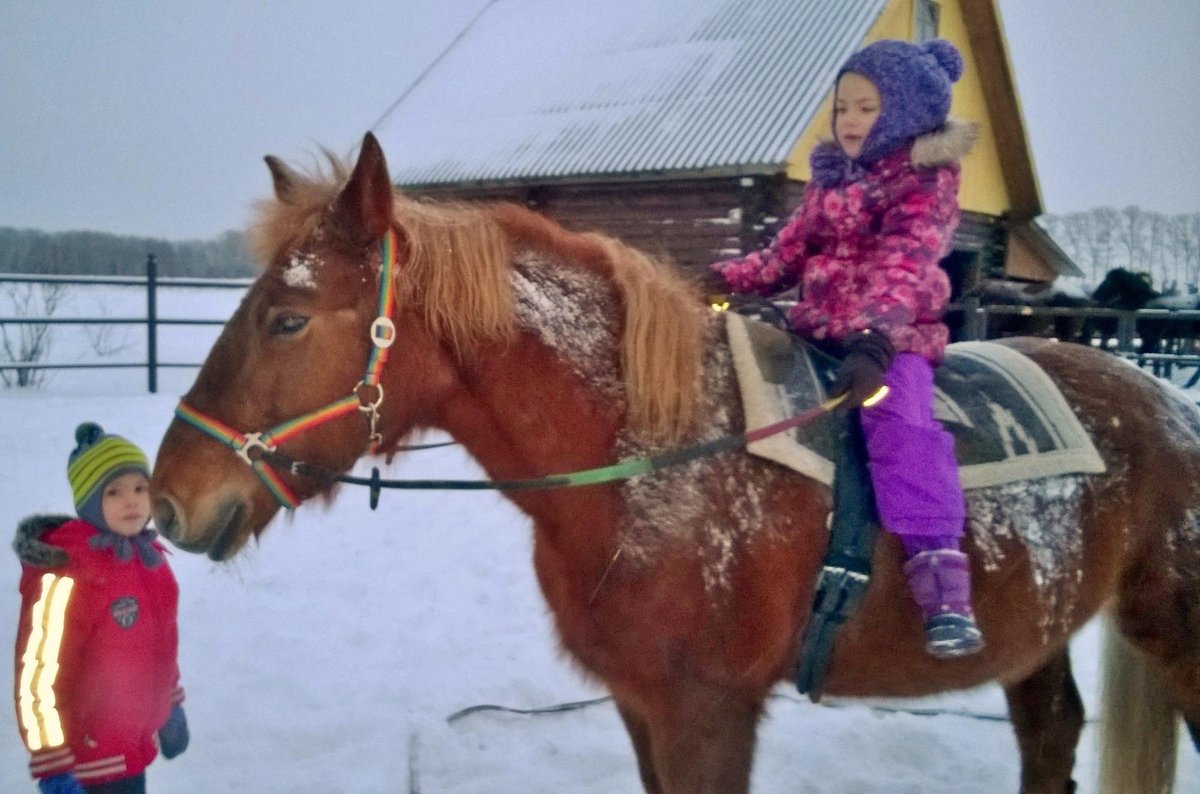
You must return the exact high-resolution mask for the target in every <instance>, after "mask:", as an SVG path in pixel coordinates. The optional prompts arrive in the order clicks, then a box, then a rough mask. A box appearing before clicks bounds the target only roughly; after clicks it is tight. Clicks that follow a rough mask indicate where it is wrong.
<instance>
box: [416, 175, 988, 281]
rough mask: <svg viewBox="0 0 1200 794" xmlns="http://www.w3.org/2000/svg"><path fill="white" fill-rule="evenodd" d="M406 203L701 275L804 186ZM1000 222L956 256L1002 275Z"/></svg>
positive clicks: (983, 220) (445, 192)
mask: <svg viewBox="0 0 1200 794" xmlns="http://www.w3.org/2000/svg"><path fill="white" fill-rule="evenodd" d="M406 192H408V193H409V194H410V195H413V196H420V197H428V198H434V199H455V200H467V201H496V200H503V201H513V202H516V203H520V204H524V205H526V206H528V207H530V208H532V209H535V210H537V211H538V212H542V213H545V214H546V215H548V216H550V217H552V218H554V219H555V220H557V221H558V222H559V223H562V224H563V225H564V226H566V227H567V228H569V229H574V230H578V231H598V232H604V233H606V234H611V235H613V236H614V237H617V238H619V239H621V240H623V241H624V242H626V243H628V244H630V245H632V246H634V247H636V248H639V249H641V250H643V251H646V252H647V253H649V254H651V255H653V256H656V257H662V258H665V259H668V260H670V261H672V262H674V263H675V264H676V265H678V266H679V267H680V268H682V269H683V270H684V271H685V272H688V273H694V274H696V275H699V274H700V272H701V271H702V270H703V269H704V268H705V267H706V266H707V265H708V264H709V263H711V262H716V261H718V260H720V259H729V258H732V257H735V256H740V255H742V254H743V253H745V252H747V251H751V250H754V249H756V248H759V247H762V246H764V245H766V244H767V243H768V242H770V240H771V238H772V237H773V236H774V235H775V233H776V232H777V231H778V230H779V228H780V227H782V226H783V224H784V223H786V222H787V220H788V218H789V217H790V215H791V213H792V211H793V210H794V209H795V208H796V207H797V206H798V205H799V203H800V201H801V199H802V197H803V193H804V185H803V184H802V183H799V182H794V181H790V180H788V179H786V178H785V177H784V176H783V175H782V174H780V175H775V176H744V177H738V176H725V177H711V178H696V179H670V180H668V179H664V180H637V181H626V182H617V181H611V182H592V183H578V184H543V185H511V186H461V185H449V186H440V185H439V186H432V187H430V186H425V187H415V188H411V189H406ZM1003 245H1004V232H1003V227H1002V225H1001V224H1000V222H999V219H997V218H992V217H990V216H986V215H978V214H975V213H964V214H963V220H962V223H961V224H960V226H959V230H958V234H957V235H956V238H955V248H956V250H958V251H963V252H979V254H980V255H979V256H978V257H976V259H977V261H978V265H977V266H978V267H982V268H985V269H988V270H990V269H992V268H993V267H994V265H995V264H998V265H999V267H1000V268H1001V270H1003V263H1004V249H1003Z"/></svg>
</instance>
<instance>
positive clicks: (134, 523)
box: [100, 471, 150, 538]
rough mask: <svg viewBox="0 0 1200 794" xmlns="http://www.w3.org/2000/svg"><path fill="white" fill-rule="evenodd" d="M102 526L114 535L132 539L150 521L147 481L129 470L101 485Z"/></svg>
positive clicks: (148, 482)
mask: <svg viewBox="0 0 1200 794" xmlns="http://www.w3.org/2000/svg"><path fill="white" fill-rule="evenodd" d="M100 514H101V515H103V516H104V523H106V524H108V528H109V529H111V530H112V531H113V532H116V533H117V534H118V535H124V536H125V537H127V538H129V537H133V536H134V535H136V534H137V533H139V532H141V531H142V529H144V528H145V526H146V524H147V523H148V522H149V521H150V481H149V480H147V479H146V476H145V475H144V474H139V473H138V472H135V471H132V472H129V473H128V474H122V475H121V476H120V477H116V478H114V479H113V480H112V481H111V482H110V483H108V485H105V486H104V495H103V496H102V497H101V499H100Z"/></svg>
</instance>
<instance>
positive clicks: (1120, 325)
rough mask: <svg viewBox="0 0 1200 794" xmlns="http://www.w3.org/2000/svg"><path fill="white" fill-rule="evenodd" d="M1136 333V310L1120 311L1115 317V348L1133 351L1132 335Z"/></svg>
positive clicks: (1123, 351) (1128, 351)
mask: <svg viewBox="0 0 1200 794" xmlns="http://www.w3.org/2000/svg"><path fill="white" fill-rule="evenodd" d="M1136 333H1137V312H1136V311H1122V312H1121V316H1120V317H1118V318H1117V350H1119V351H1121V352H1122V353H1132V352H1133V337H1134V335H1135V334H1136Z"/></svg>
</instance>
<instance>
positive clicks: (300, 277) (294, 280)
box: [283, 251, 321, 289]
mask: <svg viewBox="0 0 1200 794" xmlns="http://www.w3.org/2000/svg"><path fill="white" fill-rule="evenodd" d="M320 267H321V260H320V259H318V258H317V255H316V254H305V253H301V252H299V251H293V252H292V254H291V256H289V257H288V261H287V264H286V265H284V267H283V283H284V284H287V285H288V286H289V287H292V288H294V289H316V288H317V270H319V269H320Z"/></svg>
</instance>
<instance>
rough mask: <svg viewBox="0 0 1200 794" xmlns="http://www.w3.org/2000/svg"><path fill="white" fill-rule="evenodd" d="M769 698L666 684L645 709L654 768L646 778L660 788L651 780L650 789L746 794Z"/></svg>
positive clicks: (664, 792) (672, 792)
mask: <svg viewBox="0 0 1200 794" xmlns="http://www.w3.org/2000/svg"><path fill="white" fill-rule="evenodd" d="M764 698H765V695H761V696H758V697H757V698H753V697H749V696H747V695H745V694H738V693H735V692H731V691H729V690H728V689H724V688H718V687H715V686H711V685H705V684H700V683H698V682H695V681H686V682H685V681H678V680H676V681H672V682H669V683H667V686H666V690H665V693H664V694H663V695H662V696H660V697H659V698H657V699H656V702H655V703H654V704H652V705H650V706H649V707H648V708H647V709H646V710H645V720H644V725H645V728H646V731H647V733H648V734H649V740H648V742H646V743H647V744H648V745H649V749H650V754H651V757H652V758H653V765H654V769H653V771H651V772H650V773H649V775H648V776H647V772H646V771H643V773H642V780H643V782H644V783H645V781H646V780H647V777H649V780H650V783H652V784H657V786H658V788H657V789H653V788H651V787H650V784H646V785H647V791H651V792H661V794H746V792H748V791H749V788H750V766H751V763H752V761H753V758H754V742H755V733H756V731H757V729H758V719H759V717H760V716H761V714H762V705H763V700H764ZM636 741H637V740H636V739H635V743H636Z"/></svg>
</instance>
